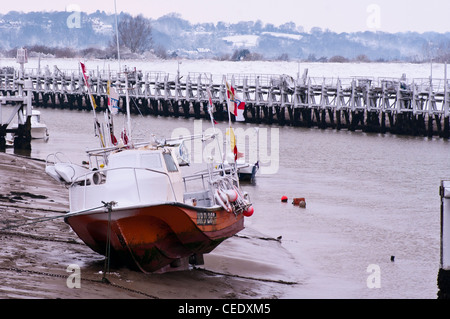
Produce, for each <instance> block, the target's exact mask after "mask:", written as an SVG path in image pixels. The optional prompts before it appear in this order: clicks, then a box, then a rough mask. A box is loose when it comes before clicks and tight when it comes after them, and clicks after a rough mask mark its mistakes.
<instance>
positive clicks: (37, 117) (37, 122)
mask: <svg viewBox="0 0 450 319" xmlns="http://www.w3.org/2000/svg"><path fill="white" fill-rule="evenodd" d="M25 118H26V114H25V112H24V114H23V119H24V120H25ZM30 122H31V138H32V139H44V140H48V138H49V133H48V128H47V125H46V124H45V123H42V122H41V112H40V111H37V110H33V111H32V114H31V117H30ZM11 128H13V129H17V128H18V125H17V124H14V125H12V126H11Z"/></svg>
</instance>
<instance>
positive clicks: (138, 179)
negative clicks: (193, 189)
mask: <svg viewBox="0 0 450 319" xmlns="http://www.w3.org/2000/svg"><path fill="white" fill-rule="evenodd" d="M102 201H103V202H111V201H114V202H117V206H116V207H127V206H141V205H149V204H150V205H151V204H157V203H164V202H183V179H182V176H181V172H180V169H179V165H178V163H177V161H176V159H175V156H174V155H173V154H172V150H171V149H170V148H158V149H150V148H141V149H127V150H122V151H118V152H113V153H111V154H110V155H109V157H108V165H107V166H106V167H105V168H100V169H98V170H94V171H92V170H89V171H87V172H86V174H85V175H84V176H80V177H78V178H77V183H74V184H72V186H71V188H70V210H71V211H79V210H84V209H90V208H93V207H98V206H101V205H102Z"/></svg>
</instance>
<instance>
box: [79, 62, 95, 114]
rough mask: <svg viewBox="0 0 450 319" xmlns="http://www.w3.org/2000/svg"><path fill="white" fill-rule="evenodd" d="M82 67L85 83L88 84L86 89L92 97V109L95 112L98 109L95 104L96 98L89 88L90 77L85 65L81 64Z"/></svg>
mask: <svg viewBox="0 0 450 319" xmlns="http://www.w3.org/2000/svg"><path fill="white" fill-rule="evenodd" d="M80 65H81V71H82V72H83V77H84V83H85V84H86V87H87V89H88V93H89V96H90V97H91V103H92V107H93V108H94V110H95V109H96V108H97V104H96V103H95V100H94V97H93V96H92V94H91V88H90V87H89V82H88V80H89V75H88V73H87V71H86V66H85V65H84V63H82V62H80Z"/></svg>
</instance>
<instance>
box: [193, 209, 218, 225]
mask: <svg viewBox="0 0 450 319" xmlns="http://www.w3.org/2000/svg"><path fill="white" fill-rule="evenodd" d="M216 220H217V216H216V213H214V212H197V225H215V224H216Z"/></svg>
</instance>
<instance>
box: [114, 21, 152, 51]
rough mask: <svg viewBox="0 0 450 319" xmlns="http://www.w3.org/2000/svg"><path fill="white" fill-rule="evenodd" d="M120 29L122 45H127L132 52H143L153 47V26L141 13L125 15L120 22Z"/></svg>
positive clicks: (120, 42)
mask: <svg viewBox="0 0 450 319" xmlns="http://www.w3.org/2000/svg"><path fill="white" fill-rule="evenodd" d="M118 29H119V44H120V46H125V47H127V48H128V49H130V51H131V52H132V53H143V52H145V51H147V50H149V49H150V48H151V47H152V43H153V39H152V26H151V24H150V21H149V20H148V19H146V18H144V17H143V16H142V15H141V14H140V15H138V16H136V17H132V16H129V15H127V16H125V17H124V18H123V19H122V20H121V21H120V22H119V25H118ZM114 39H115V38H114ZM114 41H115V40H114Z"/></svg>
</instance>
